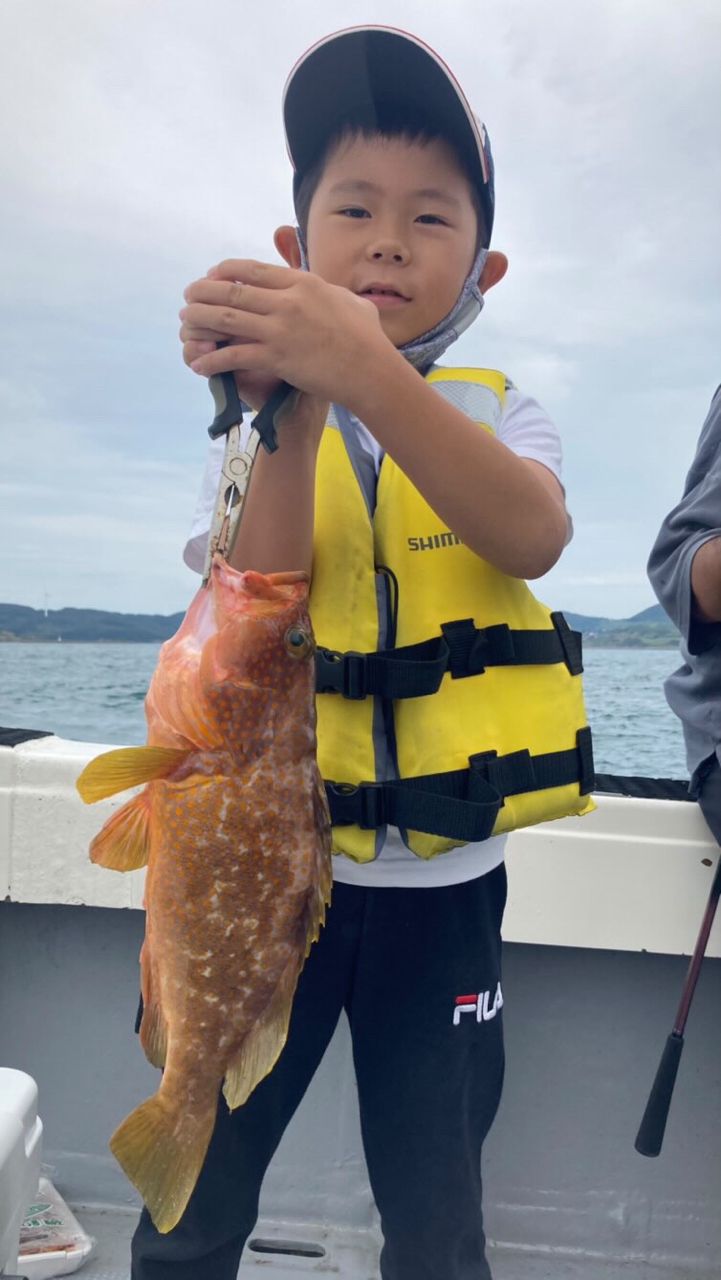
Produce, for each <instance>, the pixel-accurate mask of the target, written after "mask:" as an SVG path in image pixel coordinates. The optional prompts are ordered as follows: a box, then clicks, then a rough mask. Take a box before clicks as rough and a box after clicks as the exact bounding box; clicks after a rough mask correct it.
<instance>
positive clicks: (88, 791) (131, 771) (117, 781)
mask: <svg viewBox="0 0 721 1280" xmlns="http://www.w3.org/2000/svg"><path fill="white" fill-rule="evenodd" d="M187 754H188V752H187V751H183V750H180V749H178V748H177V747H119V748H118V749H117V751H104V752H103V754H102V755H101V756H96V757H95V759H94V760H91V761H90V763H89V764H86V766H85V768H84V769H83V771H82V773H81V774H80V777H79V778H78V780H77V782H76V784H75V785H76V787H77V789H78V791H79V792H80V795H81V796H82V798H83V800H84V801H85V803H86V804H94V803H95V801H96V800H104V799H105V797H106V796H114V795H115V794H116V793H117V792H118V791H127V789H128V787H138V786H140V784H141V783H143V782H154V781H155V780H156V779H157V778H165V777H167V775H168V774H169V773H172V771H173V769H175V768H176V766H177V765H179V764H180V762H181V760H183V758H184V757H185V756H187Z"/></svg>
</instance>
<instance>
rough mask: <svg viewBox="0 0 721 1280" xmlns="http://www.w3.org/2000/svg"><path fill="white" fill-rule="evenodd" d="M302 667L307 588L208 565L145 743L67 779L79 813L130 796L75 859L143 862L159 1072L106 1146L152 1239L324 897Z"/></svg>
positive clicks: (151, 1037) (264, 1044) (173, 1219)
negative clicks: (136, 1196) (134, 1194)
mask: <svg viewBox="0 0 721 1280" xmlns="http://www.w3.org/2000/svg"><path fill="white" fill-rule="evenodd" d="M313 657H314V643H313V637H312V630H311V626H310V620H309V616H308V580H307V576H306V575H304V574H299V573H289V574H270V575H261V574H255V573H245V574H240V573H237V572H235V571H234V570H232V569H230V568H229V567H228V565H227V564H226V563H225V561H223V560H222V559H221V558H220V557H217V556H216V558H215V560H214V562H213V567H212V571H211V577H210V583H209V587H208V588H207V589H201V591H200V592H198V595H197V596H196V597H195V600H194V601H193V603H192V604H191V606H190V608H189V610H188V613H187V614H186V617H185V619H184V620H183V623H182V624H181V627H180V629H179V631H178V632H177V633H176V635H175V636H174V637H173V638H172V639H171V640H169V641H168V642H167V643H166V644H165V645H163V648H162V650H161V654H160V658H159V662H158V667H157V669H156V672H155V674H154V676H153V679H152V681H151V686H150V689H149V691H148V696H147V699H146V714H147V720H148V746H147V747H144V748H129V749H121V750H119V751H114V752H109V753H106V754H105V755H104V756H101V757H99V758H98V759H97V760H95V761H92V762H91V763H90V765H88V766H87V768H86V769H85V770H84V772H83V774H82V775H81V777H80V779H79V780H78V789H79V790H80V793H81V795H82V796H83V798H84V799H86V800H88V801H92V800H94V799H99V798H100V797H101V796H102V795H109V794H113V792H115V791H119V790H123V789H125V788H126V787H129V786H132V785H134V784H136V783H139V782H145V783H146V786H145V788H144V790H143V791H142V792H141V794H140V795H138V796H136V797H134V799H133V800H131V801H130V802H128V804H126V805H124V806H123V808H122V809H120V810H119V811H118V812H117V813H116V814H114V815H113V817H112V818H111V819H109V821H108V822H107V823H106V824H105V826H104V827H103V828H102V830H101V831H100V832H99V834H98V836H97V837H96V838H95V840H94V841H93V843H92V845H91V857H93V860H94V861H97V862H100V863H101V864H102V865H105V866H110V867H113V868H115V869H119V870H128V869H131V868H133V867H137V866H140V865H143V864H144V863H145V862H147V868H148V870H147V877H146V890H145V907H146V933H145V940H144V943H143V948H142V952H141V987H142V992H143V1000H144V1013H143V1021H142V1025H141V1042H142V1044H143V1047H144V1049H145V1051H146V1053H147V1055H148V1057H149V1058H150V1060H151V1061H152V1062H154V1063H156V1065H162V1066H163V1067H164V1073H163V1078H162V1081H161V1084H160V1087H159V1089H158V1092H157V1094H156V1095H155V1096H154V1098H151V1099H149V1100H148V1101H147V1102H145V1103H142V1104H141V1106H140V1107H138V1108H137V1109H136V1111H134V1112H133V1113H132V1114H131V1116H129V1117H128V1119H127V1120H126V1121H124V1122H123V1124H122V1125H121V1126H120V1128H119V1129H118V1130H117V1131H116V1133H115V1134H114V1135H113V1138H112V1139H111V1148H112V1149H113V1151H114V1152H115V1154H116V1156H117V1158H118V1159H119V1161H120V1163H121V1164H122V1165H123V1167H124V1168H125V1171H126V1173H127V1174H128V1176H129V1177H130V1179H131V1180H132V1181H133V1182H134V1183H135V1185H136V1186H137V1187H138V1189H139V1190H140V1192H141V1194H142V1195H143V1198H144V1200H145V1202H146V1204H147V1206H148V1209H149V1211H150V1213H151V1215H152V1217H153V1220H154V1222H155V1225H156V1226H157V1227H158V1229H159V1230H160V1231H168V1230H170V1229H172V1227H173V1226H174V1225H175V1224H176V1223H177V1222H178V1221H179V1219H180V1217H181V1216H182V1213H183V1212H184V1209H185V1207H186V1205H187V1201H188V1199H189V1197H190V1195H191V1194H192V1190H193V1187H194V1186H195V1182H196V1181H197V1177H198V1173H199V1171H200V1167H201V1165H202V1161H203V1158H204V1156H205V1151H206V1149H207V1145H208V1142H209V1140H210V1136H211V1133H212V1127H213V1123H214V1118H215V1109H216V1104H217V1097H218V1090H219V1087H220V1085H221V1082H223V1081H224V1093H225V1096H226V1100H227V1102H228V1105H230V1106H231V1107H233V1106H236V1105H241V1104H242V1102H244V1101H245V1100H246V1098H247V1097H248V1096H249V1094H250V1092H252V1089H253V1088H255V1086H256V1085H257V1084H258V1082H259V1081H260V1080H261V1079H262V1078H263V1076H264V1075H266V1074H267V1072H268V1071H269V1070H271V1069H272V1066H273V1064H274V1062H275V1061H276V1059H277V1057H278V1054H279V1053H280V1051H281V1049H282V1047H283V1044H284V1042H285V1038H286V1034H287V1026H288V1019H289V1016H290V1009H291V1003H292V998H293V995H294V992H295V987H296V984H297V979H298V975H299V973H300V970H301V968H302V965H303V962H304V959H305V957H306V955H307V953H308V950H309V948H310V946H311V945H312V943H313V941H314V940H315V939H316V938H317V936H318V933H319V930H320V927H321V925H322V922H323V919H324V912H325V907H326V905H327V903H328V901H329V899H330V885H331V872H330V818H329V814H328V808H327V803H326V798H325V790H324V786H323V782H322V779H321V778H320V774H319V772H318V767H317V763H316V737H315V668H314V661H313Z"/></svg>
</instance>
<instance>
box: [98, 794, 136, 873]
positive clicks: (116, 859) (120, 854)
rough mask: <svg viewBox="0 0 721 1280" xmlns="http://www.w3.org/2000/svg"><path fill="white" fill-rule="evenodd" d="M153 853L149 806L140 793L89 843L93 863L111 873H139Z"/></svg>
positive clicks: (114, 815) (109, 820) (115, 814)
mask: <svg viewBox="0 0 721 1280" xmlns="http://www.w3.org/2000/svg"><path fill="white" fill-rule="evenodd" d="M149 853H150V807H149V805H148V803H147V800H146V798H145V795H144V794H142V793H141V795H139V796H134V797H133V799H132V800H128V801H127V803H126V804H124V805H123V806H122V808H121V809H118V811H117V813H114V814H113V815H112V817H111V818H108V821H107V822H106V823H105V824H104V826H102V827H101V829H100V831H99V832H98V834H97V835H96V837H95V839H94V840H92V841H91V843H90V861H91V862H95V863H97V864H98V866H101V867H109V868H110V870H111V871H137V870H138V868H139V867H144V866H145V865H146V864H147V861H148V855H149Z"/></svg>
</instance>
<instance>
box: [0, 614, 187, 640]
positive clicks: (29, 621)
mask: <svg viewBox="0 0 721 1280" xmlns="http://www.w3.org/2000/svg"><path fill="white" fill-rule="evenodd" d="M182 619H183V614H182V613H172V614H170V615H164V614H160V613H107V612H105V610H103V609H48V611H47V613H45V611H44V610H43V609H30V608H28V607H27V606H26V605H22V604H0V640H39V641H43V640H48V641H50V640H55V641H57V640H58V638H60V639H61V640H82V641H86V642H95V643H97V642H98V641H101V642H102V641H106V642H108V643H111V642H117V641H132V642H135V643H148V642H153V641H158V642H159V641H162V640H167V639H168V638H169V637H170V636H172V635H173V633H174V632H175V631H177V630H178V627H179V626H180V623H181V621H182Z"/></svg>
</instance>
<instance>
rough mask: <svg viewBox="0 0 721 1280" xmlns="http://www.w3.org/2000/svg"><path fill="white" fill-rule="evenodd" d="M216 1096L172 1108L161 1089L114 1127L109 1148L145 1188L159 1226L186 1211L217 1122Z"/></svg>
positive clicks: (142, 1191) (171, 1224)
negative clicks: (199, 1104) (197, 1105)
mask: <svg viewBox="0 0 721 1280" xmlns="http://www.w3.org/2000/svg"><path fill="white" fill-rule="evenodd" d="M215 1111H216V1106H215V1096H214V1095H211V1097H210V1100H209V1103H208V1105H206V1106H205V1107H203V1109H202V1111H200V1112H198V1111H194V1110H191V1109H190V1108H179V1109H173V1108H171V1107H170V1106H168V1105H167V1103H166V1101H165V1099H164V1098H163V1097H162V1096H161V1095H160V1094H156V1095H155V1097H153V1098H149V1099H148V1101H147V1102H142V1103H141V1104H140V1106H139V1107H136V1109H135V1111H132V1112H131V1114H130V1115H129V1116H128V1118H127V1120H124V1121H123V1123H122V1124H121V1125H120V1127H119V1128H118V1129H116V1130H115V1133H114V1134H113V1136H112V1138H111V1139H110V1150H111V1151H112V1153H113V1155H114V1156H115V1158H116V1160H117V1161H118V1163H119V1164H121V1165H122V1167H123V1169H124V1170H125V1173H126V1174H127V1176H128V1178H129V1179H130V1181H131V1182H132V1183H133V1185H134V1186H135V1187H137V1189H138V1191H139V1192H140V1194H141V1196H142V1197H143V1200H144V1201H145V1204H146V1205H147V1207H148V1211H149V1213H150V1216H151V1218H152V1219H153V1222H154V1223H155V1226H156V1228H157V1230H158V1231H160V1232H166V1231H172V1229H173V1227H175V1226H177V1224H178V1222H179V1221H180V1219H181V1218H182V1216H183V1214H184V1213H185V1210H186V1207H187V1204H188V1201H189V1199H190V1197H191V1195H192V1194H193V1190H194V1188H195V1184H196V1182H197V1181H198V1175H199V1173H200V1170H201V1168H202V1165H203V1161H204V1159H205V1153H206V1151H207V1150H208V1144H209V1142H210V1138H211V1134H212V1132H213V1126H214V1124H215Z"/></svg>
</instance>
